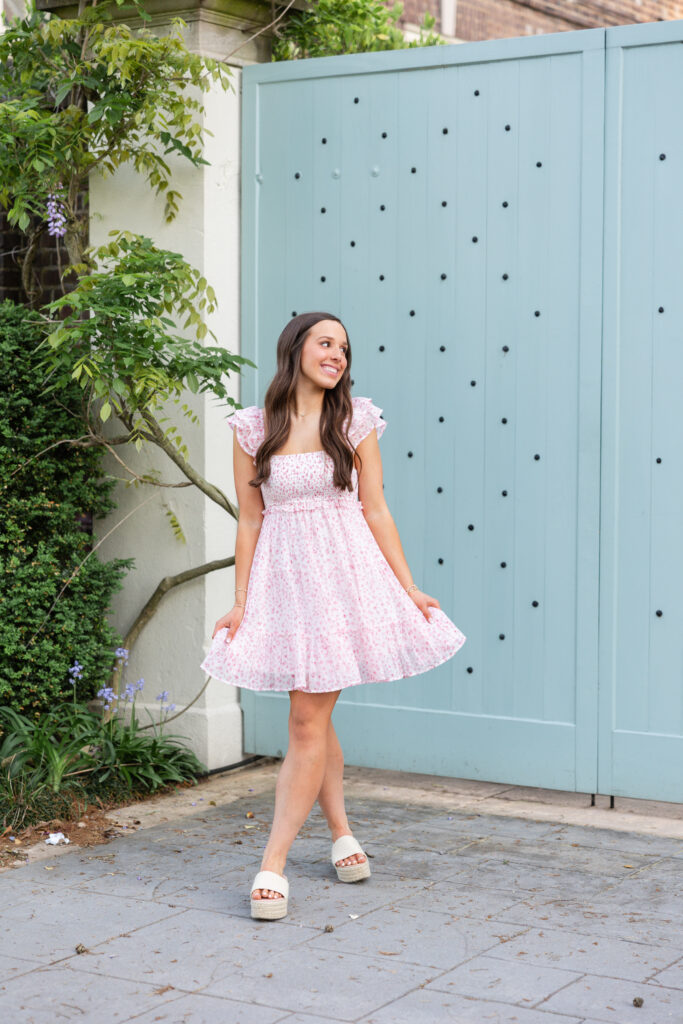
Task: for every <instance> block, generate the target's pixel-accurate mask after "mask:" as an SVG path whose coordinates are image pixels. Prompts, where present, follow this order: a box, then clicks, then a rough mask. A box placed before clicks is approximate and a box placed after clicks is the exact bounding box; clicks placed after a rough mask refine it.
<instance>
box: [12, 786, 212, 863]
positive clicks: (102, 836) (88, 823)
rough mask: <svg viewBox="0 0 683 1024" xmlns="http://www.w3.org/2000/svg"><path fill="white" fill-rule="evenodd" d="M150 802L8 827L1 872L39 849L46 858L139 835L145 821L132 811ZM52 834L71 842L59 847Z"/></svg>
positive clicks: (166, 791) (173, 788)
mask: <svg viewBox="0 0 683 1024" xmlns="http://www.w3.org/2000/svg"><path fill="white" fill-rule="evenodd" d="M191 787H194V783H192V782H188V783H187V784H186V785H183V784H179V783H174V784H173V785H172V786H169V787H167V788H166V789H164V790H158V791H157V793H156V794H155V795H156V796H157V797H162V796H164V795H168V794H169V793H171V792H173V793H176V792H178V791H179V790H181V791H182V790H184V789H185V788H191ZM149 799H150V794H144V795H141V796H140V797H139V799H138V801H134V802H133V803H131V801H130V797H129V798H127V800H126V802H125V804H124V803H119V804H116V803H114V804H111V805H110V806H99V807H98V806H97V805H96V804H90V805H89V806H88V809H87V811H86V812H84V813H82V814H80V813H78V812H77V811H75V813H74V815H73V817H71V818H64V817H62V818H51V819H50V821H38V822H36V824H35V825H29V826H27V827H26V828H22V829H19V830H18V831H15V830H14V829H12V828H11V826H8V827H7V828H6V829H4V831H2V832H0V871H4V870H6V869H7V868H13V867H18V866H19V865H20V864H25V863H26V862H27V861H28V859H29V850H32V851H33V855H32V859H36V858H35V853H37V852H38V850H41V851H44V854H45V856H47V855H48V854H50V853H56V852H57V851H59V852H61V851H62V850H64V848H65V847H73V846H81V847H87V846H99V845H101V844H102V843H108V842H109V841H110V840H111V839H116V838H117V837H118V836H120V835H125V834H130V833H131V832H135V831H136V830H137V828H138V827H139V826H140V825H141V823H142V822H141V819H140V818H135V817H134V816H133V815H131V813H130V811H131V808H132V809H134V807H135V804H136V802H137V803H139V804H141V805H142V804H144V803H146V802H147V801H149ZM120 807H125V808H126V810H127V811H128V813H127V814H126V820H125V822H121V821H118V820H117V816H116V810H117V808H120ZM51 832H62V833H63V835H64V836H66V838H67V839H68V840H69V842H68V843H64V842H60V843H59V844H58V845H57V846H53V845H51V844H49V843H46V842H45V840H46V839H47V838H48V837H49V835H50V833H51Z"/></svg>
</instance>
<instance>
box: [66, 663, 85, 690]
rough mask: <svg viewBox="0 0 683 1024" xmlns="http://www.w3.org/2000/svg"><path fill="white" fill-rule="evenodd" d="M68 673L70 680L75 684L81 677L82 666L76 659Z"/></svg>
mask: <svg viewBox="0 0 683 1024" xmlns="http://www.w3.org/2000/svg"><path fill="white" fill-rule="evenodd" d="M69 675H70V676H71V682H72V683H73V684H74V686H75V685H76V680H77V679H82V678H83V666H82V665H79V663H78V661H74V663H73V665H72V666H71V668H70V669H69Z"/></svg>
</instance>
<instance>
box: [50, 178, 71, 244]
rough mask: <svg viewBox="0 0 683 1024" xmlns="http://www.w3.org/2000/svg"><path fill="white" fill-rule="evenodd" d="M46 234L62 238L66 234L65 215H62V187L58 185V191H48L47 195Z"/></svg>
mask: <svg viewBox="0 0 683 1024" xmlns="http://www.w3.org/2000/svg"><path fill="white" fill-rule="evenodd" d="M47 223H48V228H47V231H48V234H49V235H57V236H59V237H60V238H62V237H63V236H64V235H65V234H66V217H65V216H64V187H63V185H62V184H61V182H60V184H59V185H58V191H56V192H49V193H48V197H47Z"/></svg>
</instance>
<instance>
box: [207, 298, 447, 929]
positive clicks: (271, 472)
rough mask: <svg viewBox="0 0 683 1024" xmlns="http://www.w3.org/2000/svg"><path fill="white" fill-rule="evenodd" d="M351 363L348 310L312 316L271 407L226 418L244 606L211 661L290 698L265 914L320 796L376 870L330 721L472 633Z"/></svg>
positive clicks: (335, 831)
mask: <svg viewBox="0 0 683 1024" xmlns="http://www.w3.org/2000/svg"><path fill="white" fill-rule="evenodd" d="M350 371H351V346H350V343H349V340H348V336H347V333H346V331H345V329H344V326H343V324H342V322H341V320H339V319H338V318H337V317H335V316H333V315H332V314H329V313H302V314H300V315H299V316H296V317H294V318H293V319H292V320H290V322H289V323H288V324H287V326H286V327H285V329H284V330H283V332H282V334H281V335H280V338H279V340H278V345H277V371H276V373H275V376H274V377H273V380H272V381H271V383H270V385H269V387H268V390H267V391H266V395H265V405H264V408H263V409H260V408H259V407H258V406H255V405H252V406H247V407H246V408H244V409H240V410H238V411H237V412H236V413H234V414H233V415H232V416H231V417H230V419H229V420H228V423H229V425H230V427H232V428H233V430H234V434H233V466H234V474H235V488H236V492H237V501H238V504H239V510H240V515H239V523H238V528H237V542H236V548H235V604H234V606H233V608H231V610H230V611H229V612H228V613H227V614H226V615H223V616H222V618H220V619H219V620H218V621H217V623H216V625H215V628H214V631H213V637H212V645H211V649H210V650H209V653H208V654H207V656H206V657H205V659H204V661H203V662H202V664H201V667H202V668H203V669H204V670H205V671H207V672H209V673H210V674H211V675H212V676H213V677H215V678H216V679H220V680H222V681H224V682H226V683H230V684H232V685H235V686H244V687H247V688H249V689H252V690H260V691H268V690H270V691H272V690H286V691H288V692H289V698H290V713H289V748H288V750H287V754H286V756H285V758H284V759H283V762H282V765H281V768H280V772H279V775H278V779H277V784H276V789H275V811H274V815H273V824H272V828H271V832H270V836H269V838H268V842H267V844H266V847H265V850H264V852H263V858H262V861H261V870H260V871H259V872H258V873H257V874H256V878H255V879H254V884H253V885H252V888H251V915H252V917H256V918H268V919H273V918H281V917H284V916H285V914H286V913H287V899H288V895H289V882H288V880H287V878H286V876H285V875H284V869H285V863H286V860H287V854H288V851H289V848H290V846H291V844H292V843H293V841H294V839H295V838H296V836H297V833H298V832H299V829H300V828H301V826H302V825H303V823H304V822H305V821H306V818H307V817H308V814H309V812H310V810H311V808H312V807H313V804H314V803H315V801H316V800H317V801H318V803H319V804H320V807H321V809H322V811H323V813H324V815H325V817H326V819H327V822H328V824H329V827H330V831H331V834H332V843H333V845H332V863H333V865H334V867H335V868H336V871H337V876H338V878H339V879H340V880H341V881H343V882H355V881H358V880H359V879H362V878H367V877H369V875H370V867H369V865H368V861H367V857H366V856H365V854H364V852H363V849H362V847H361V846H360V844H359V843H358V841H357V840H356V839H355V838H354V837H353V835H352V833H351V829H350V827H349V822H348V819H347V817H346V811H345V808H344V792H343V770H344V758H343V754H342V750H341V747H340V745H339V740H338V739H337V735H336V733H335V731H334V726H333V725H332V717H331V716H332V709H333V708H334V705H335V702H336V700H337V698H338V696H339V694H340V693H341V691H342V690H343V689H345V688H346V687H347V686H355V685H357V684H360V683H373V682H386V681H388V680H392V679H403V678H405V677H406V676H412V675H416V674H418V673H420V672H426V671H427V670H428V669H430V668H434V667H435V666H436V665H440V664H441V663H442V662H444V661H446V660H447V659H448V658H451V657H452V656H453V655H454V654H455V653H456V651H458V650H459V648H460V647H461V646H462V645H463V643H464V642H465V639H466V638H465V636H464V635H463V634H462V633H461V632H460V630H459V629H458V628H457V626H455V625H454V623H452V622H451V620H450V619H449V618H448V616H447V615H446V614H445V613H444V612H443V611H441V608H440V605H439V602H438V601H437V600H436V598H434V597H430V596H429V595H428V594H425V593H423V592H422V591H421V590H419V589H418V586H417V584H416V583H414V582H413V580H412V576H411V572H410V569H409V568H408V565H407V563H406V559H405V556H404V554H403V549H402V547H401V541H400V539H399V535H398V531H397V529H396V525H395V523H394V520H393V518H392V516H391V513H390V512H389V509H388V507H387V503H386V501H385V499H384V493H383V489H382V461H381V457H380V451H379V444H378V439H379V438H380V437H381V435H382V433H383V432H384V428H385V427H386V423H385V421H384V420H383V419H382V418H381V417H380V413H381V411H382V410H381V409H380V408H378V407H377V406H376V405H374V404H373V403H372V400H371V399H369V398H358V397H354V398H352V397H351V393H350V387H349V382H350ZM254 466H255V467H256V472H255V474H254Z"/></svg>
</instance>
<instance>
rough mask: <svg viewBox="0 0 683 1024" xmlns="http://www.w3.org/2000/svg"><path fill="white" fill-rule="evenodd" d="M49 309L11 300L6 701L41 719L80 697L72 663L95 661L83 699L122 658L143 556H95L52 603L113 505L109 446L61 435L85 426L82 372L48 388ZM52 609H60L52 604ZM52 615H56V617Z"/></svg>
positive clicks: (3, 407) (0, 676)
mask: <svg viewBox="0 0 683 1024" xmlns="http://www.w3.org/2000/svg"><path fill="white" fill-rule="evenodd" d="M42 323H43V321H42V319H41V317H40V315H39V314H38V313H36V312H33V311H31V310H29V309H28V308H26V307H24V306H21V305H16V304H14V303H13V302H10V301H5V302H3V303H0V363H1V365H2V367H3V380H2V385H1V386H0V707H10V708H13V709H14V710H15V711H17V712H21V713H25V714H28V715H32V716H33V717H34V718H39V717H40V716H41V715H42V714H43V713H45V712H46V711H47V710H49V709H50V708H52V707H54V706H55V705H58V704H59V703H60V702H62V701H64V700H69V701H70V702H71V701H72V700H73V695H74V684H73V683H72V681H71V677H70V676H69V668H70V666H71V665H72V664H73V663H74V661H75V660H76V655H78V659H79V661H80V662H81V663H82V665H83V667H84V673H83V678H82V679H79V680H77V681H76V684H75V685H76V687H77V693H76V696H77V699H79V700H88V699H90V698H92V697H94V696H95V693H96V691H97V688H98V686H99V685H101V682H102V681H106V680H107V679H108V678H109V675H110V673H111V671H112V669H113V667H114V661H115V654H114V650H115V648H116V647H117V646H118V645H119V644H120V643H121V637H120V635H119V634H118V633H117V632H116V630H114V629H113V628H112V627H111V626H110V625H109V624H108V622H107V619H106V613H107V612H108V611H110V606H109V601H110V599H111V596H112V594H114V593H115V592H116V591H118V590H120V589H121V588H122V585H123V584H122V578H123V577H124V576H125V574H126V572H127V570H128V569H130V568H131V567H132V566H133V564H134V559H132V558H115V559H112V560H111V561H110V562H103V561H101V560H100V559H99V558H98V556H97V552H94V553H92V554H90V556H89V557H88V558H87V560H86V561H85V563H84V565H83V566H82V568H81V569H80V571H79V572H78V573H77V574H76V576H75V577H74V579H73V580H72V581H71V582H70V583H69V585H68V586H67V587H66V589H65V590H64V592H63V594H62V596H61V597H60V599H59V600H58V601H57V603H56V605H55V606H54V608H52V605H53V602H54V601H55V598H56V597H57V595H58V594H59V592H60V590H61V589H62V587H63V586H64V584H65V582H66V581H67V580H68V579H69V577H70V576H71V574H72V572H73V571H74V569H75V568H76V566H78V565H79V563H80V562H82V561H83V559H84V558H85V557H86V555H87V554H88V552H89V551H91V550H92V546H93V540H92V534H91V532H90V528H89V524H90V523H91V522H92V521H94V520H95V519H97V518H102V517H103V516H105V515H106V514H107V513H108V512H110V511H111V510H112V509H113V508H115V502H114V501H113V500H112V498H111V490H112V488H113V486H114V481H113V480H108V479H104V478H103V476H102V470H101V460H102V456H103V449H102V448H101V447H80V448H75V447H73V446H71V445H68V444H60V445H57V446H55V447H53V448H50V450H49V451H47V452H44V453H43V454H41V455H39V456H38V457H37V458H36V459H34V460H33V461H31V462H29V464H28V465H26V466H24V467H23V468H19V467H20V466H21V464H22V463H25V462H26V461H27V460H29V459H30V458H31V456H34V455H37V454H38V453H39V452H41V451H43V450H44V449H46V448H48V446H50V445H51V444H54V442H55V441H58V440H61V439H63V438H77V437H79V436H81V435H82V432H83V425H82V419H81V415H80V402H81V389H80V388H79V387H78V385H77V384H76V383H75V382H74V384H73V386H68V387H66V388H63V389H61V390H60V391H59V393H53V394H50V395H47V396H41V394H40V392H41V390H42V388H43V386H44V381H43V380H42V379H41V374H39V373H38V372H37V371H36V369H35V366H36V363H37V362H38V360H39V358H40V357H42V355H43V352H42V351H41V353H40V356H39V354H38V353H37V352H36V347H37V345H38V343H39V342H40V341H41V339H42V337H43V331H42ZM51 608H52V610H50V609H51ZM46 616H47V618H46Z"/></svg>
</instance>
